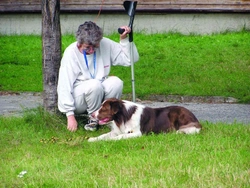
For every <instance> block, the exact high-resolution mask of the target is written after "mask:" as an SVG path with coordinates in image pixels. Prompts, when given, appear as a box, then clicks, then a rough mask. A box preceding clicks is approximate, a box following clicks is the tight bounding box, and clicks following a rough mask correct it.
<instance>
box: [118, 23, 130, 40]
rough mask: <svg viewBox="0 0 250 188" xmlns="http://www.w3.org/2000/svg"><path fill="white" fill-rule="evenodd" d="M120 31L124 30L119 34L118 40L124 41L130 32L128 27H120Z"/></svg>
mask: <svg viewBox="0 0 250 188" xmlns="http://www.w3.org/2000/svg"><path fill="white" fill-rule="evenodd" d="M120 28H121V29H124V32H123V33H122V34H120V39H125V38H126V37H127V34H129V33H130V32H131V28H130V27H128V26H122V27H120Z"/></svg>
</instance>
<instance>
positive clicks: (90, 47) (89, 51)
mask: <svg viewBox="0 0 250 188" xmlns="http://www.w3.org/2000/svg"><path fill="white" fill-rule="evenodd" d="M82 48H83V50H84V51H86V53H87V54H93V53H94V52H95V50H96V48H99V44H98V45H89V44H83V45H82Z"/></svg>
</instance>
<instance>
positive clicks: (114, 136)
mask: <svg viewBox="0 0 250 188" xmlns="http://www.w3.org/2000/svg"><path fill="white" fill-rule="evenodd" d="M92 117H93V118H95V119H97V120H98V123H99V125H104V124H109V126H110V128H111V132H109V133H106V134H103V135H100V136H98V137H92V138H89V139H88V141H89V142H94V141H98V140H120V139H126V138H132V137H139V136H141V135H142V134H148V133H151V132H153V133H156V134H157V133H163V132H165V133H167V132H169V131H174V130H175V131H177V132H181V133H186V134H193V133H199V132H200V130H201V124H200V123H199V121H198V120H197V118H196V117H195V115H194V114H193V113H192V112H191V111H189V110H188V109H186V108H184V107H181V106H168V107H163V108H150V107H146V106H144V105H140V104H136V103H133V102H130V101H125V100H118V99H114V98H112V99H107V100H105V101H104V102H103V103H102V106H101V107H100V108H99V110H97V111H96V112H94V113H93V114H92Z"/></svg>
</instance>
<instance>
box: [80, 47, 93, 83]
mask: <svg viewBox="0 0 250 188" xmlns="http://www.w3.org/2000/svg"><path fill="white" fill-rule="evenodd" d="M83 55H84V59H85V63H86V66H87V68H88V70H89V64H88V59H87V55H86V51H85V50H83ZM93 61H94V73H93V74H91V72H90V70H89V74H90V76H91V78H92V79H94V78H95V74H96V53H95V52H94V57H93Z"/></svg>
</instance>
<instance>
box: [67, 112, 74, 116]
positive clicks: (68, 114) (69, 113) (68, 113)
mask: <svg viewBox="0 0 250 188" xmlns="http://www.w3.org/2000/svg"><path fill="white" fill-rule="evenodd" d="M70 115H74V112H73V111H70V112H67V113H66V116H67V117H68V116H70Z"/></svg>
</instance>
